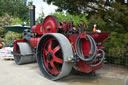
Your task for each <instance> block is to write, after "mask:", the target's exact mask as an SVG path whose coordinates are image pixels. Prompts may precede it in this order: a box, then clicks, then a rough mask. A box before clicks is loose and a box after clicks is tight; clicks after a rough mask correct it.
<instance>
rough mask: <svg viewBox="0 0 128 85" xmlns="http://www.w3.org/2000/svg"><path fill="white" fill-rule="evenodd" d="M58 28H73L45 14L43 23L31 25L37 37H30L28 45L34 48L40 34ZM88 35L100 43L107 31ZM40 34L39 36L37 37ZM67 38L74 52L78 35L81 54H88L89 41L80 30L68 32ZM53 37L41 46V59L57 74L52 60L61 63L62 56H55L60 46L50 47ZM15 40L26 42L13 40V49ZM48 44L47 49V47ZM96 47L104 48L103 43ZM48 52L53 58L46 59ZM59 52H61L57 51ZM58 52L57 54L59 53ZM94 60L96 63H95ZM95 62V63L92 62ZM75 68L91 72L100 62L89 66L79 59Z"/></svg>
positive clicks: (99, 66) (66, 30)
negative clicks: (80, 42)
mask: <svg viewBox="0 0 128 85" xmlns="http://www.w3.org/2000/svg"><path fill="white" fill-rule="evenodd" d="M72 27H75V26H74V25H72ZM58 30H64V31H65V32H68V31H72V30H74V29H71V23H66V22H57V20H56V18H55V17H53V16H47V17H46V18H45V19H44V21H43V24H37V25H35V26H33V27H32V32H34V33H36V34H38V37H32V38H31V39H30V46H31V47H32V48H36V47H37V45H38V42H39V40H40V38H41V36H42V35H43V34H46V33H57V32H58ZM89 35H90V36H92V38H93V39H94V40H95V42H96V43H100V42H101V43H102V42H103V41H104V39H105V38H107V37H108V33H89ZM39 36H40V37H39ZM65 36H66V37H67V38H68V40H69V41H70V43H71V45H72V49H73V53H74V54H75V44H76V40H77V38H78V37H80V39H82V40H83V42H82V50H83V54H84V56H89V55H90V54H89V51H90V47H91V46H90V42H89V41H88V40H87V39H86V34H85V33H81V32H76V33H75V34H68V35H65ZM54 40H55V39H53V38H52V39H49V40H48V41H47V42H46V43H45V46H44V48H43V60H44V63H45V65H46V68H47V70H48V71H49V72H50V73H51V74H53V75H57V74H59V73H60V71H61V70H59V71H58V70H57V67H56V66H55V64H54V62H57V63H59V64H63V61H62V59H61V58H60V57H62V56H59V58H58V56H56V55H55V53H56V52H58V50H61V49H60V46H59V45H57V46H56V47H54V48H52V46H53V44H54V43H52V42H53V41H54ZM17 42H26V40H24V39H21V40H16V41H15V42H14V49H15V51H16V47H17ZM47 46H48V49H47ZM97 49H104V47H103V45H102V44H100V45H97ZM48 53H52V54H53V59H52V60H48V59H47V58H46V56H47V55H48ZM59 54H61V53H59ZM59 54H58V55H59ZM97 62H98V61H97ZM97 62H96V63H97ZM48 64H50V65H51V67H52V68H51V67H49V65H48ZM93 64H95V63H93ZM75 65H76V68H77V69H78V70H79V71H81V72H91V71H94V70H96V69H99V68H101V67H102V64H100V65H98V66H96V67H90V66H88V64H86V62H84V61H81V60H80V61H79V62H76V64H75Z"/></svg>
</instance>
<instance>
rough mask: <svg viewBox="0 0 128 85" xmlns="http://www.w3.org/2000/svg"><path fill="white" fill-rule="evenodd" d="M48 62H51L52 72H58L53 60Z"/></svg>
mask: <svg viewBox="0 0 128 85" xmlns="http://www.w3.org/2000/svg"><path fill="white" fill-rule="evenodd" d="M50 64H51V66H52V68H53V70H54V73H55V74H58V73H59V72H58V70H57V68H56V66H55V65H54V62H53V61H51V62H50Z"/></svg>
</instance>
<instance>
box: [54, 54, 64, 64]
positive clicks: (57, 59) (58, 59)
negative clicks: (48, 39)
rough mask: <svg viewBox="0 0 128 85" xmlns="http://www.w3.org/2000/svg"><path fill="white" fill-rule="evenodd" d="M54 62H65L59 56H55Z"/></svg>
mask: <svg viewBox="0 0 128 85" xmlns="http://www.w3.org/2000/svg"><path fill="white" fill-rule="evenodd" d="M54 62H57V63H61V64H62V63H63V60H62V59H61V58H58V57H56V56H54Z"/></svg>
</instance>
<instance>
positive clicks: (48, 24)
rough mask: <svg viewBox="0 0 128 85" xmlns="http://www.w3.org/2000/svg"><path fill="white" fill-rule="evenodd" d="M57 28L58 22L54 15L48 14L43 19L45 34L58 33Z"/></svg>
mask: <svg viewBox="0 0 128 85" xmlns="http://www.w3.org/2000/svg"><path fill="white" fill-rule="evenodd" d="M57 28H58V27H57V22H56V20H55V18H54V17H53V16H47V17H46V18H45V20H44V21H43V34H45V33H56V32H57Z"/></svg>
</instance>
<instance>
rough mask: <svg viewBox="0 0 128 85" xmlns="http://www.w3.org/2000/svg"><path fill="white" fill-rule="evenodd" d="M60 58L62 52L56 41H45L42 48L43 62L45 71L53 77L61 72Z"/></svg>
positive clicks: (61, 58) (61, 60)
mask: <svg viewBox="0 0 128 85" xmlns="http://www.w3.org/2000/svg"><path fill="white" fill-rule="evenodd" d="M62 56H63V55H62V50H61V47H60V45H59V43H58V42H57V40H56V39H54V38H51V39H49V40H47V41H46V43H45V45H44V48H43V60H44V64H45V66H46V68H47V70H48V71H49V72H50V73H52V74H53V75H57V74H59V73H60V71H61V68H62V64H63V57H62Z"/></svg>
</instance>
